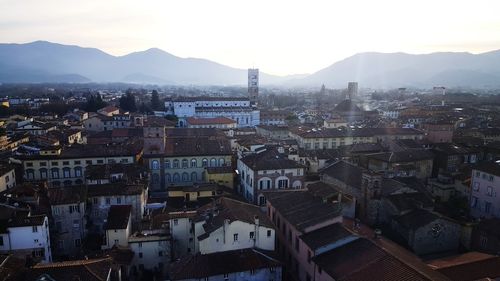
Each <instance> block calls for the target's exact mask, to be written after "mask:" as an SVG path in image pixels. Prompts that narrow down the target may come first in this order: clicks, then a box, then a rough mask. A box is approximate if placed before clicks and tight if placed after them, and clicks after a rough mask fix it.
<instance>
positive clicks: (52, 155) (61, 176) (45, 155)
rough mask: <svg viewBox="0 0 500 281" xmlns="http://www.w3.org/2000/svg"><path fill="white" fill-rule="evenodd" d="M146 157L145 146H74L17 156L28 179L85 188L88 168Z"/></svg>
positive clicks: (25, 177) (135, 144) (134, 143)
mask: <svg viewBox="0 0 500 281" xmlns="http://www.w3.org/2000/svg"><path fill="white" fill-rule="evenodd" d="M141 157H142V144H141V143H139V142H133V143H128V144H120V145H90V144H87V145H72V146H67V147H63V148H57V147H56V148H52V149H50V150H46V151H40V154H38V155H20V156H16V158H17V159H18V160H20V161H21V162H22V165H23V168H24V179H25V180H27V181H40V180H47V181H48V183H49V185H50V186H54V187H58V186H63V185H64V186H70V185H74V184H76V185H78V184H83V183H84V180H85V176H84V175H85V168H86V166H87V165H92V164H105V163H122V164H132V163H137V161H138V160H139V159H140V158H141Z"/></svg>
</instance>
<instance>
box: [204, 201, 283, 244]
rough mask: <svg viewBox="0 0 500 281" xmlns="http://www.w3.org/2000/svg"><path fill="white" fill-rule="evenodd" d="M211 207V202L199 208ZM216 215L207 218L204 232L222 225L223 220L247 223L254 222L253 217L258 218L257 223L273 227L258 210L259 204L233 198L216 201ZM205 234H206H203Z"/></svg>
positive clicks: (207, 208)
mask: <svg viewBox="0 0 500 281" xmlns="http://www.w3.org/2000/svg"><path fill="white" fill-rule="evenodd" d="M210 208H212V204H211V203H210V204H207V205H205V206H202V207H201V208H200V209H205V210H209V209H210ZM216 210H217V215H215V216H213V217H212V218H208V219H207V220H206V223H205V224H204V225H203V228H204V229H205V234H208V233H210V232H212V231H214V230H216V229H219V228H220V227H221V226H223V225H224V221H226V220H229V222H230V223H231V222H233V221H242V222H246V223H249V224H254V223H255V219H256V218H258V219H259V225H262V226H266V227H270V228H272V227H273V224H272V223H271V221H270V220H269V218H268V217H267V216H266V214H265V213H263V212H262V211H261V210H260V207H259V206H256V205H252V204H248V203H245V202H241V201H237V200H234V199H230V198H226V197H222V198H220V199H218V200H217V201H216ZM205 236H206V235H205Z"/></svg>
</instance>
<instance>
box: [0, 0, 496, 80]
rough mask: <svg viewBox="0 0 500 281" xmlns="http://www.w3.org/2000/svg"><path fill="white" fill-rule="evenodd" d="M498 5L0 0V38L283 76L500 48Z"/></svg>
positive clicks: (483, 1)
mask: <svg viewBox="0 0 500 281" xmlns="http://www.w3.org/2000/svg"><path fill="white" fill-rule="evenodd" d="M499 11H500V1H496V0H475V1H462V0H432V1H427V0H418V1H416V0H415V1H414V0H404V1H403V0H399V1H388V0H367V1H355V0H354V1H353V0H349V1H347V0H340V1H337V0H329V1H328V0H325V1H315V0H301V1H299V0H297V1H294V0H287V1H280V0H251V1H241V0H158V1H156V0H155V1H153V0H141V1H138V0H136V1H128V0H116V1H115V0H104V1H103V0H81V1H79V0H43V1H40V0H0V42H2V43H27V42H32V41H36V40H46V41H51V42H56V43H61V44H72V45H79V46H83V47H95V48H99V49H101V50H103V51H105V52H107V53H109V54H112V55H125V54H128V53H130V52H134V51H142V50H146V49H149V48H153V47H155V48H160V49H162V50H165V51H167V52H169V53H171V54H174V55H176V56H180V57H197V58H205V59H210V60H213V61H216V62H218V63H221V64H225V65H229V66H233V67H238V68H249V67H258V68H259V69H261V71H263V72H266V73H270V74H276V75H288V74H303V73H313V72H315V71H318V70H320V69H321V68H324V67H327V66H329V65H331V64H332V63H334V62H336V61H339V60H342V59H344V58H346V57H349V56H351V55H354V54H355V53H359V52H407V53H417V54H420V53H430V52H437V51H467V52H472V53H481V52H486V51H490V50H496V49H500V16H499V14H498V12H499Z"/></svg>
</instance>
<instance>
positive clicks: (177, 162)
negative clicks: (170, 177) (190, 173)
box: [174, 159, 179, 169]
mask: <svg viewBox="0 0 500 281" xmlns="http://www.w3.org/2000/svg"><path fill="white" fill-rule="evenodd" d="M174 169H179V160H177V159H175V160H174Z"/></svg>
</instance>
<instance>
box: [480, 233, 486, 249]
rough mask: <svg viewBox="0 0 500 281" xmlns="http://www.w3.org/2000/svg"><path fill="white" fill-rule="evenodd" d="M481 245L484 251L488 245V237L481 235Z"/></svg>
mask: <svg viewBox="0 0 500 281" xmlns="http://www.w3.org/2000/svg"><path fill="white" fill-rule="evenodd" d="M479 243H480V245H481V247H482V248H483V249H484V248H486V246H487V245H488V237H486V236H484V235H481V236H480V237H479Z"/></svg>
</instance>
